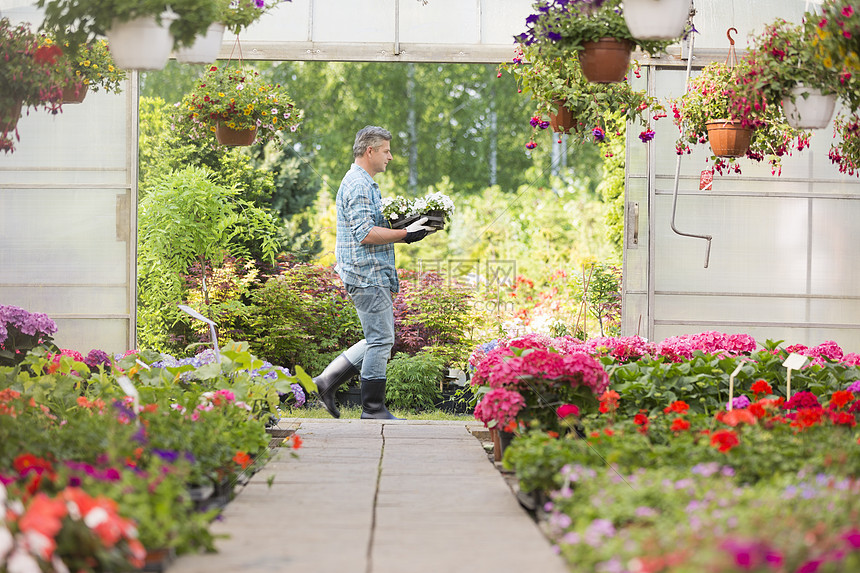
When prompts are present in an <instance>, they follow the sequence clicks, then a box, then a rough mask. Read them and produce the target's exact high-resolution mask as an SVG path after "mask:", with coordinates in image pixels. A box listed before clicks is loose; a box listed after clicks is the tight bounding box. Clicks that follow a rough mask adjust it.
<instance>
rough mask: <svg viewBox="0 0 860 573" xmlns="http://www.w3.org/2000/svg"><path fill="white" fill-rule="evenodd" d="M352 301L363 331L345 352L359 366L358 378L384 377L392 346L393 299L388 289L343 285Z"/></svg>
mask: <svg viewBox="0 0 860 573" xmlns="http://www.w3.org/2000/svg"><path fill="white" fill-rule="evenodd" d="M346 292H348V293H349V297H350V298H351V299H352V302H353V304H355V310H356V311H358V319H359V320H360V321H361V328H362V330H363V331H364V340H362V341H360V342H358V343H356V344H354V345H353V346H352V347H350V349H349V350H347V351H346V352H345V353H344V354H345V355H346V358H347V359H348V360H349V361H350V362H351V363H352V364H353V365H355V367H356V368H361V377H362V378H367V379H369V380H379V379H382V378H385V369H386V366H387V365H388V359H389V358H390V357H391V348H392V347H393V346H394V301H393V295H392V294H391V292H390V291H389V290H388V289H387V288H382V287H365V288H359V287H354V286H351V285H347V286H346Z"/></svg>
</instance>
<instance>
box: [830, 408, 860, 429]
mask: <svg viewBox="0 0 860 573" xmlns="http://www.w3.org/2000/svg"><path fill="white" fill-rule="evenodd" d="M830 421H831V422H833V423H834V424H836V425H837V426H850V427H852V428H853V427H854V426H856V425H857V420H855V419H854V416H853V415H852V414H849V413H848V412H830Z"/></svg>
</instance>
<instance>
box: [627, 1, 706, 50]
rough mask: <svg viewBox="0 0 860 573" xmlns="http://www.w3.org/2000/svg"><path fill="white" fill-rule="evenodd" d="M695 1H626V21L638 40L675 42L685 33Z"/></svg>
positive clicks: (631, 32)
mask: <svg viewBox="0 0 860 573" xmlns="http://www.w3.org/2000/svg"><path fill="white" fill-rule="evenodd" d="M692 4H693V0H624V21H625V22H626V23H627V28H628V29H629V30H630V34H631V35H632V36H633V37H634V38H636V39H637V40H674V39H675V38H678V37H680V36H681V35H682V34H683V33H684V25H685V24H686V23H687V17H688V16H689V15H690V6H691V5H692Z"/></svg>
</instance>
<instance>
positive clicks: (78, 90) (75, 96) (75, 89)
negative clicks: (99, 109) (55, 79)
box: [63, 82, 89, 103]
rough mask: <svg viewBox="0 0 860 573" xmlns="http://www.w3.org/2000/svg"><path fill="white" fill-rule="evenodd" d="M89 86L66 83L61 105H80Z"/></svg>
mask: <svg viewBox="0 0 860 573" xmlns="http://www.w3.org/2000/svg"><path fill="white" fill-rule="evenodd" d="M88 90H89V86H87V84H85V83H83V82H81V83H76V82H68V83H66V85H64V86H63V103H81V102H83V101H84V98H85V97H86V96H87V91H88Z"/></svg>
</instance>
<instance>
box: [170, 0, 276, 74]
mask: <svg viewBox="0 0 860 573" xmlns="http://www.w3.org/2000/svg"><path fill="white" fill-rule="evenodd" d="M289 1H291V0H217V2H216V4H217V6H218V18H217V19H216V20H215V21H214V22H213V23H212V24H210V25H209V27H208V28H207V29H206V32H205V33H204V34H201V35H198V36H197V38H196V39H195V41H194V43H193V44H191V45H190V46H186V47H182V48H179V49H177V50H176V59H177V60H178V61H180V62H186V63H194V64H211V63H212V62H214V61H215V60H216V59H217V58H218V52H219V51H220V50H221V43H222V41H223V38H224V30H225V29H229V30H230V31H231V32H232V33H233V34H236V35H238V34H239V33H240V32H241V31H242V30H244V29H245V28H247V27H248V26H250V25H251V24H253V23H254V22H256V21H257V20H259V19H260V18H261V17H262V16H263V14H265V13H266V12H269V11H270V10H272V9H273V8H275V7H276V6H278V5H279V4H280V3H281V2H289Z"/></svg>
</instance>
